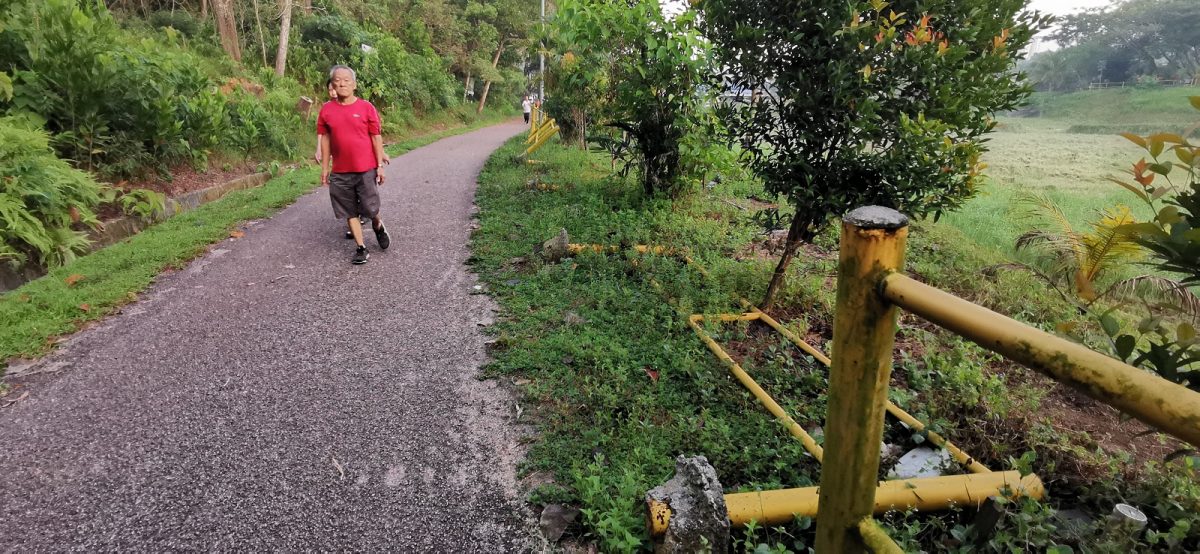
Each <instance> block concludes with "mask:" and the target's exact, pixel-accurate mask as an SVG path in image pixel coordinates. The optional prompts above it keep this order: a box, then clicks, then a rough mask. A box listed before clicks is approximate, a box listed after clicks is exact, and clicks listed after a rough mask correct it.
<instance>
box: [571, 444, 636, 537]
mask: <svg viewBox="0 0 1200 554" xmlns="http://www.w3.org/2000/svg"><path fill="white" fill-rule="evenodd" d="M602 473H603V459H600V460H598V461H596V462H593V463H591V464H588V465H587V467H586V468H585V469H582V470H577V471H576V473H575V489H576V490H578V491H579V498H580V500H581V501H582V502H583V503H584V505H585V506H588V507H587V508H584V509H582V510H580V512H581V513H582V514H583V520H584V524H585V525H587V526H588V528H590V529H591V530H592V532H593V533H594V534H595V538H596V542H597V543H599V545H600V548H601V549H603V550H604V551H605V552H638V551H640V550H641V549H642V544H643V543H644V542H645V541H646V540H647V539H648V538H649V537H648V536H647V531H646V518H645V516H644V515H643V514H642V510H643V508H642V503H641V501H640V499H641V497H642V495H643V494H645V492H646V491H645V489H642V488H641V485H640V482H641V479H639V478H637V476H635V475H633V474H631V473H630V472H629V470H625V472H624V473H623V474H622V477H621V478H620V479H619V480H617V481H616V483H613V484H611V485H610V484H609V483H607V482H606V480H605V479H604V478H603V477H602Z"/></svg>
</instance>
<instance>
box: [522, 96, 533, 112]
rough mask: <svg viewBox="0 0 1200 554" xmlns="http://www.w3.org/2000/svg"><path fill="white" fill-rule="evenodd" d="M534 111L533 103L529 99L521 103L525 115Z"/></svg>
mask: <svg viewBox="0 0 1200 554" xmlns="http://www.w3.org/2000/svg"><path fill="white" fill-rule="evenodd" d="M532 109H533V102H530V101H529V99H525V100H522V101H521V110H523V111H524V112H525V113H529V112H530V110H532Z"/></svg>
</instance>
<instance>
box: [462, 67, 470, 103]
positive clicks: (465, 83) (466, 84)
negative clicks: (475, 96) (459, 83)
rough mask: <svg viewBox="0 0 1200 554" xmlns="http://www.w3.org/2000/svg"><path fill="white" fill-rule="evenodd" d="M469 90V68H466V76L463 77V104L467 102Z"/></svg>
mask: <svg viewBox="0 0 1200 554" xmlns="http://www.w3.org/2000/svg"><path fill="white" fill-rule="evenodd" d="M470 92H471V70H470V69H468V70H467V78H466V79H463V104H466V103H467V96H469V95H470V94H469V93H470Z"/></svg>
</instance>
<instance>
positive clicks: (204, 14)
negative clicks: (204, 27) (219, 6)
mask: <svg viewBox="0 0 1200 554" xmlns="http://www.w3.org/2000/svg"><path fill="white" fill-rule="evenodd" d="M207 18H208V0H200V19H207Z"/></svg>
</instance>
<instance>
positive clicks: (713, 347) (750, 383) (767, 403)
mask: <svg viewBox="0 0 1200 554" xmlns="http://www.w3.org/2000/svg"><path fill="white" fill-rule="evenodd" d="M701 321H704V316H703V315H700V314H695V315H692V316H691V317H688V325H690V326H691V327H692V330H693V331H695V332H696V334H697V335H699V336H700V340H702V341H704V344H705V345H706V346H708V349H709V350H710V351H712V353H713V354H715V355H716V356H717V358H718V359H720V360H721V362H723V363H724V364H725V366H726V367H728V368H729V371H730V372H732V373H733V376H734V377H737V380H738V381H740V382H741V383H742V386H744V387H746V388H747V389H749V390H750V393H751V394H753V395H754V397H755V398H757V399H758V401H759V402H760V403H762V405H763V406H764V407H766V408H767V411H768V412H771V414H773V415H774V416H775V417H776V418H778V419H779V420H780V421H781V422H783V424H784V425H785V426H787V428H788V432H789V433H791V434H792V436H793V437H796V438H797V439H800V444H802V445H804V449H805V450H808V453H809V454H812V456H813V457H814V458H816V459H817V461H818V462H820V461H821V459H822V457H823V456H824V453H825V451H824V449H822V448H821V445H819V444H817V441H815V440H813V438H812V436H811V435H809V434H808V433H807V432H805V431H804V428H803V427H800V424H798V423H796V420H794V419H792V417H791V416H789V415H788V413H787V412H786V411H784V409H783V408H782V407H780V406H779V404H778V403H776V402H775V399H773V398H771V395H769V394H767V392H766V391H764V390H763V389H762V387H760V386H758V383H757V382H755V381H754V379H753V378H752V377H750V374H748V373H746V371H745V370H744V369H742V366H740V365H738V363H737V362H735V361H733V358H730V357H729V354H726V353H725V350H723V349H722V348H721V345H719V344H717V341H715V340H713V339H712V337H710V336H708V333H706V332H705V331H704V328H703V327H700V323H699V322H701ZM875 455H876V456H878V455H879V449H878V448H877V449H876V451H875Z"/></svg>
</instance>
